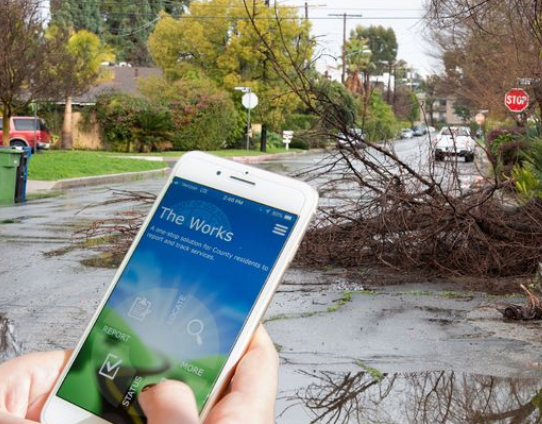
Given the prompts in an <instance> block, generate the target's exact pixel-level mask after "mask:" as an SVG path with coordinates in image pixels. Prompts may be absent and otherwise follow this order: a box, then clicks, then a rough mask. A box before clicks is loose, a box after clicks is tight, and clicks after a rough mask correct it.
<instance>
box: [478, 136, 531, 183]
mask: <svg viewBox="0 0 542 424" xmlns="http://www.w3.org/2000/svg"><path fill="white" fill-rule="evenodd" d="M527 147H528V143H527V141H526V138H525V136H524V135H523V134H522V133H521V132H520V131H517V130H511V129H497V130H493V131H491V132H490V133H489V134H488V136H487V150H488V153H489V159H490V161H491V163H492V165H493V168H494V172H495V175H496V176H497V178H499V179H500V178H502V177H505V178H509V177H510V176H511V175H512V170H513V169H514V167H515V166H521V164H522V161H523V152H524V151H525V150H526V149H527Z"/></svg>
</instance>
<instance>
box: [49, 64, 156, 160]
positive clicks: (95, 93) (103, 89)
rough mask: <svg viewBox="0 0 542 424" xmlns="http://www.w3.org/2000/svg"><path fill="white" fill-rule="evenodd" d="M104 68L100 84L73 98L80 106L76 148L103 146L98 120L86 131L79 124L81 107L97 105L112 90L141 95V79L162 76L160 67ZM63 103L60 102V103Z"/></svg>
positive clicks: (75, 116)
mask: <svg viewBox="0 0 542 424" xmlns="http://www.w3.org/2000/svg"><path fill="white" fill-rule="evenodd" d="M102 70H103V78H102V81H101V82H100V83H99V84H97V85H95V86H94V87H92V88H91V89H90V90H88V91H87V92H86V93H84V94H82V95H80V96H74V97H73V99H72V104H73V105H74V106H76V107H77V106H78V107H79V108H78V109H79V110H77V109H76V110H75V111H74V112H73V115H72V128H73V145H74V147H75V148H76V149H92V150H98V149H100V148H101V147H102V141H101V138H100V131H99V128H98V124H97V123H96V122H93V123H91V125H90V128H89V126H88V125H87V126H86V127H87V128H85V131H82V129H81V125H79V123H80V122H81V119H82V114H81V111H80V109H81V108H84V107H86V106H93V105H95V104H96V101H97V99H98V97H99V96H100V95H101V94H104V93H107V92H111V91H120V92H122V93H126V94H132V95H139V94H140V93H139V90H138V86H137V84H138V81H139V80H140V79H145V78H148V77H150V76H162V71H161V70H160V69H158V68H149V67H128V66H107V67H103V68H102ZM63 103H64V102H59V104H63Z"/></svg>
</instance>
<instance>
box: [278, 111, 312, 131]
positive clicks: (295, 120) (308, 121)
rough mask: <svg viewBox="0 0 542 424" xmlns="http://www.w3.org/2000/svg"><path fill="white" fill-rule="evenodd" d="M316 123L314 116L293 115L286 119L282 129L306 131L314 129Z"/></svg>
mask: <svg viewBox="0 0 542 424" xmlns="http://www.w3.org/2000/svg"><path fill="white" fill-rule="evenodd" d="M317 123H318V119H317V117H316V116H314V115H307V114H303V113H293V114H291V115H290V116H288V117H287V118H286V120H285V122H284V124H283V125H282V129H283V130H287V131H302V130H305V131H306V130H310V129H311V128H314V127H315V126H316V124H317Z"/></svg>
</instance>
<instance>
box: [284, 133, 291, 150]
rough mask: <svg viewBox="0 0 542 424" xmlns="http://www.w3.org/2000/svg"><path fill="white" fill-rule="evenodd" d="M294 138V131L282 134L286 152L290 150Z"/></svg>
mask: <svg viewBox="0 0 542 424" xmlns="http://www.w3.org/2000/svg"><path fill="white" fill-rule="evenodd" d="M293 138H294V132H293V131H283V132H282V142H283V143H284V144H285V145H286V150H288V149H289V148H290V143H291V142H292V139H293Z"/></svg>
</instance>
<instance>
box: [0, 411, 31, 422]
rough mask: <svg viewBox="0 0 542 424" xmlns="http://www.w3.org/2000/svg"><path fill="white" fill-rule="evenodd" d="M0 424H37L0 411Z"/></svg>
mask: <svg viewBox="0 0 542 424" xmlns="http://www.w3.org/2000/svg"><path fill="white" fill-rule="evenodd" d="M0 423H2V424H37V423H36V422H35V421H28V420H25V419H24V418H20V417H17V416H15V415H11V414H8V413H7V412H2V411H0Z"/></svg>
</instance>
